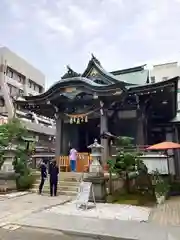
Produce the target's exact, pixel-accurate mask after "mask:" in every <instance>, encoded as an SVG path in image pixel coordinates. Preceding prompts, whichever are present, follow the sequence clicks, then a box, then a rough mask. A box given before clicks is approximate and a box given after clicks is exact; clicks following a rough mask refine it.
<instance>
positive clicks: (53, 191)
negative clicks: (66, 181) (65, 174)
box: [49, 160, 59, 197]
mask: <svg viewBox="0 0 180 240" xmlns="http://www.w3.org/2000/svg"><path fill="white" fill-rule="evenodd" d="M58 175H59V168H58V166H57V164H56V160H53V161H52V163H50V165H49V178H50V179H49V180H50V195H51V197H52V196H56V195H57V185H58Z"/></svg>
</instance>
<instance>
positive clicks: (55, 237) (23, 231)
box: [0, 228, 112, 240]
mask: <svg viewBox="0 0 180 240" xmlns="http://www.w3.org/2000/svg"><path fill="white" fill-rule="evenodd" d="M0 236H1V238H0V239H1V240H32V239H36V240H40V239H43V240H49V239H51V240H94V239H92V238H89V237H79V236H78V237H75V236H68V235H66V234H62V233H61V232H57V231H49V230H45V229H43V230H41V229H36V228H19V229H17V230H15V231H9V230H6V229H2V228H1V229H0ZM111 239H112V238H110V239H109V240H111ZM106 240H108V239H106Z"/></svg>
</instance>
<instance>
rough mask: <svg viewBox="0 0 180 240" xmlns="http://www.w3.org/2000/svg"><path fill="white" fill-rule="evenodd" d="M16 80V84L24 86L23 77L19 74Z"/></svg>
mask: <svg viewBox="0 0 180 240" xmlns="http://www.w3.org/2000/svg"><path fill="white" fill-rule="evenodd" d="M17 79H18V82H20V83H22V84H24V77H23V76H22V75H20V74H19V75H18V76H17Z"/></svg>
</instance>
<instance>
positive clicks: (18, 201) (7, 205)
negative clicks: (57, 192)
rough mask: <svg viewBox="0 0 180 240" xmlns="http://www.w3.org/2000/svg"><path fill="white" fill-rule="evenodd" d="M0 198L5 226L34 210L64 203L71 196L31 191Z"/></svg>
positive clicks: (0, 215) (1, 214) (0, 218)
mask: <svg viewBox="0 0 180 240" xmlns="http://www.w3.org/2000/svg"><path fill="white" fill-rule="evenodd" d="M0 199H1V201H0V226H4V225H7V224H8V223H10V222H12V221H16V219H19V218H23V217H25V216H27V215H29V214H31V213H33V212H39V211H42V210H44V209H47V208H49V207H51V206H56V205H58V204H63V203H64V202H67V201H69V200H70V197H67V196H57V197H49V196H41V195H37V194H31V193H29V194H26V195H23V196H19V197H16V196H11V197H9V196H8V195H7V196H3V197H0Z"/></svg>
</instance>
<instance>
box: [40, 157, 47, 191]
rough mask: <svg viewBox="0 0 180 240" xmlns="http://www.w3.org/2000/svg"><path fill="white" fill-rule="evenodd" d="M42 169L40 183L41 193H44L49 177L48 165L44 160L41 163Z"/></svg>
mask: <svg viewBox="0 0 180 240" xmlns="http://www.w3.org/2000/svg"><path fill="white" fill-rule="evenodd" d="M40 171H41V182H40V184H39V194H42V189H43V186H44V182H45V180H46V178H47V166H46V163H45V161H44V160H43V161H42V162H41V164H40Z"/></svg>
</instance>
